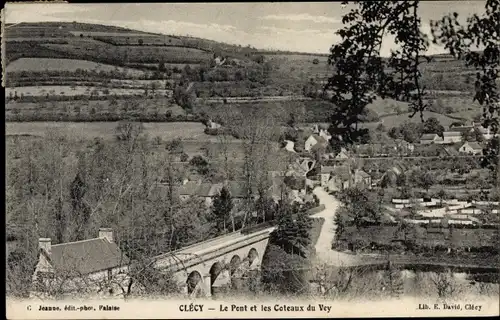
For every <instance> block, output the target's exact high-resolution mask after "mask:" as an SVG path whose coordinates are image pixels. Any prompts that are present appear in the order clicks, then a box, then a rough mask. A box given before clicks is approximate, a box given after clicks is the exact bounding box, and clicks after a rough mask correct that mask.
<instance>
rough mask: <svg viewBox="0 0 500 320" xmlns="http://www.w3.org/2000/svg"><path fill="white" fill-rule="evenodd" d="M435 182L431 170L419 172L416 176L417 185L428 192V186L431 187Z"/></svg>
mask: <svg viewBox="0 0 500 320" xmlns="http://www.w3.org/2000/svg"><path fill="white" fill-rule="evenodd" d="M435 183H436V178H435V177H434V175H433V174H432V172H429V171H425V172H420V173H419V177H418V178H417V185H418V186H419V187H421V188H423V189H425V191H426V192H427V193H428V192H429V188H430V187H432V186H433V185H434V184H435Z"/></svg>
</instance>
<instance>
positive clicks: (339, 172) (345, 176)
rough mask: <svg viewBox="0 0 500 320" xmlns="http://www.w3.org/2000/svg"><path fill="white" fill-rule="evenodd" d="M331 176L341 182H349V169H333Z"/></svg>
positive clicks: (344, 167)
mask: <svg viewBox="0 0 500 320" xmlns="http://www.w3.org/2000/svg"><path fill="white" fill-rule="evenodd" d="M332 175H333V176H334V177H338V178H340V179H342V180H344V181H345V180H349V179H350V177H351V174H350V172H349V168H347V167H346V166H338V167H335V169H334V171H333V173H332Z"/></svg>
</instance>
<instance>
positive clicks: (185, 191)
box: [177, 180, 200, 201]
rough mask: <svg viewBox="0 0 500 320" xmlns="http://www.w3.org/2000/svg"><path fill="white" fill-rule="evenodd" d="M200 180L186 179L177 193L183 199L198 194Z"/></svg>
mask: <svg viewBox="0 0 500 320" xmlns="http://www.w3.org/2000/svg"><path fill="white" fill-rule="evenodd" d="M199 186H200V181H187V180H185V181H184V183H183V184H182V186H180V187H179V189H178V190H177V194H178V195H179V198H180V199H181V200H182V201H186V200H188V199H189V198H191V197H192V196H195V195H196V192H197V191H198V187H199Z"/></svg>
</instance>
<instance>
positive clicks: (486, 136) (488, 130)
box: [475, 125, 498, 140]
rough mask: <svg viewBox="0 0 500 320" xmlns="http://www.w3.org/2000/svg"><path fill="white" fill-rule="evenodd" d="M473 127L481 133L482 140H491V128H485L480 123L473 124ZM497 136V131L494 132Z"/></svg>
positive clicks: (492, 135)
mask: <svg viewBox="0 0 500 320" xmlns="http://www.w3.org/2000/svg"><path fill="white" fill-rule="evenodd" d="M475 128H476V129H477V130H478V131H479V132H480V133H481V134H482V135H483V139H484V140H491V139H493V137H494V136H495V135H494V134H493V132H492V131H491V128H490V127H488V128H485V127H483V126H482V125H479V126H475ZM496 136H498V133H497V134H496Z"/></svg>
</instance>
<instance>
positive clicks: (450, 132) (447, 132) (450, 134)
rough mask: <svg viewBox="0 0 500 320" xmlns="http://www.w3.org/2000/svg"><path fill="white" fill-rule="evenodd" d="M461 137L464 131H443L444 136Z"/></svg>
mask: <svg viewBox="0 0 500 320" xmlns="http://www.w3.org/2000/svg"><path fill="white" fill-rule="evenodd" d="M457 136H458V137H461V136H462V133H461V132H459V131H445V132H443V137H457Z"/></svg>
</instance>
